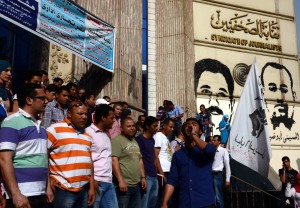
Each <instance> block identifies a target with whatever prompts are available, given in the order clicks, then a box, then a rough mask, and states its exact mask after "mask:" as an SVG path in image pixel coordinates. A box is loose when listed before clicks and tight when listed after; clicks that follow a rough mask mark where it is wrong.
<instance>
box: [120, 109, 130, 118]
mask: <svg viewBox="0 0 300 208" xmlns="http://www.w3.org/2000/svg"><path fill="white" fill-rule="evenodd" d="M129 115H131V110H130V109H123V110H122V113H121V115H120V119H121V121H122V120H123V119H125V118H127V117H128V116H129Z"/></svg>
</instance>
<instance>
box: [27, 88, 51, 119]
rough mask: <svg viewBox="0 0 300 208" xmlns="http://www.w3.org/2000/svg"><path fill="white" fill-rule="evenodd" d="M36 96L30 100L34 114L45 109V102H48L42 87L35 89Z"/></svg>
mask: <svg viewBox="0 0 300 208" xmlns="http://www.w3.org/2000/svg"><path fill="white" fill-rule="evenodd" d="M35 91H36V96H34V97H33V98H32V99H33V102H32V105H31V106H32V110H33V112H34V113H35V115H38V114H40V113H42V112H44V111H45V107H46V104H47V103H48V101H47V99H46V95H45V93H44V91H43V90H42V89H35Z"/></svg>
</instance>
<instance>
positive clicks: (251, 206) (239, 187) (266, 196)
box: [224, 175, 285, 208]
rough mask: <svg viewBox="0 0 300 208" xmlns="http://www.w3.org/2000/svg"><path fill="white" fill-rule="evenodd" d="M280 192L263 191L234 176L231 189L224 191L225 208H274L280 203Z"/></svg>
mask: <svg viewBox="0 0 300 208" xmlns="http://www.w3.org/2000/svg"><path fill="white" fill-rule="evenodd" d="M279 197H280V191H276V190H272V191H264V190H262V189H259V188H257V187H255V186H253V185H251V184H250V183H248V182H246V181H243V180H241V179H239V178H237V177H235V176H233V175H232V176H231V187H230V188H229V189H227V190H226V191H225V194H224V200H225V208H276V207H280V206H279V205H280V203H284V204H285V202H282V201H281V199H280V198H279Z"/></svg>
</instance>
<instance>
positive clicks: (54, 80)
mask: <svg viewBox="0 0 300 208" xmlns="http://www.w3.org/2000/svg"><path fill="white" fill-rule="evenodd" d="M53 82H62V83H64V80H63V79H62V78H60V77H55V78H54V79H53Z"/></svg>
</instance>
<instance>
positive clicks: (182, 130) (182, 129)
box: [180, 122, 188, 138]
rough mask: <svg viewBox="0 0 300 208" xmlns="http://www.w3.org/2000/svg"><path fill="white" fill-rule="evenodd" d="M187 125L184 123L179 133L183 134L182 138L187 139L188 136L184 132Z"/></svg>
mask: <svg viewBox="0 0 300 208" xmlns="http://www.w3.org/2000/svg"><path fill="white" fill-rule="evenodd" d="M187 125H188V123H187V122H184V123H183V124H182V126H181V128H180V129H181V133H182V134H183V136H184V138H187V137H188V135H187V134H186V132H185V127H186V126H187Z"/></svg>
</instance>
